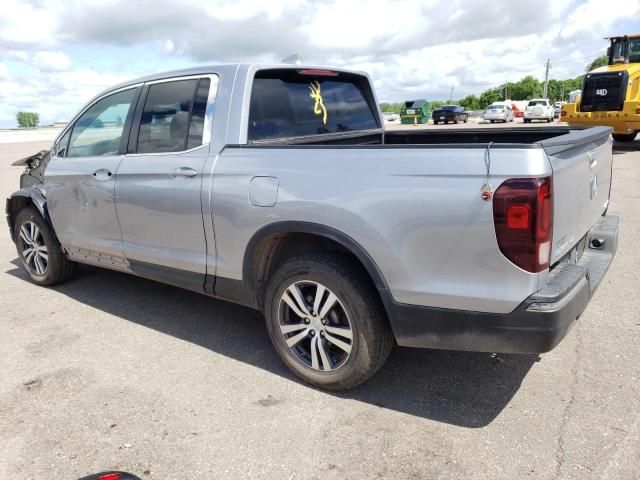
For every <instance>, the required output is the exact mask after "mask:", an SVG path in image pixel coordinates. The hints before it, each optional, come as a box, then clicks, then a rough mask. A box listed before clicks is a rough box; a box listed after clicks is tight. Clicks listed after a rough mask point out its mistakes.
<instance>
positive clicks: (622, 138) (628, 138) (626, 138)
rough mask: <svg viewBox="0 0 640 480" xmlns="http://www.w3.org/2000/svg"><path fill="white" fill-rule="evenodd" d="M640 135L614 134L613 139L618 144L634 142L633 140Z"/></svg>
mask: <svg viewBox="0 0 640 480" xmlns="http://www.w3.org/2000/svg"><path fill="white" fill-rule="evenodd" d="M637 134H638V132H633V133H626V134H625V133H614V134H613V139H614V140H615V141H616V142H633V140H634V139H635V138H636V135H637Z"/></svg>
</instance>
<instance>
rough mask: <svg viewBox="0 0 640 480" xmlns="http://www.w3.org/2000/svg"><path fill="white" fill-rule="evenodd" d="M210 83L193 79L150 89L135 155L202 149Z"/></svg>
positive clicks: (159, 84)
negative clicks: (200, 147)
mask: <svg viewBox="0 0 640 480" xmlns="http://www.w3.org/2000/svg"><path fill="white" fill-rule="evenodd" d="M210 83H211V81H210V80H209V79H208V78H202V79H197V78H196V79H190V80H177V81H172V82H163V83H157V84H153V85H151V86H150V87H149V93H148V94H147V99H146V101H145V104H144V109H143V112H142V119H141V121H140V130H139V132H138V148H137V152H138V153H164V152H180V151H184V150H187V149H190V148H195V147H197V146H200V145H202V139H203V129H204V123H205V111H206V108H207V97H208V94H209V88H210Z"/></svg>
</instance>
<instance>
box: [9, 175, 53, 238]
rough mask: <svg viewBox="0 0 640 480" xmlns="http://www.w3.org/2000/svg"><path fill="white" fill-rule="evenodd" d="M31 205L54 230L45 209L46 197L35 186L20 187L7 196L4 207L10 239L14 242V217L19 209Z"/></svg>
mask: <svg viewBox="0 0 640 480" xmlns="http://www.w3.org/2000/svg"><path fill="white" fill-rule="evenodd" d="M31 206H33V207H35V208H36V210H38V212H39V213H40V215H42V218H44V220H45V222H47V223H48V224H49V225H50V226H51V230H52V231H54V230H53V225H51V218H50V217H49V212H48V210H47V199H46V198H45V197H44V195H42V193H41V192H40V191H39V190H38V189H37V188H35V187H27V188H22V189H20V190H18V191H16V192H14V193H13V194H12V195H11V196H10V197H9V198H7V203H6V207H5V211H6V214H7V223H8V224H9V232H10V234H11V240H13V241H14V242H15V238H14V231H13V230H14V225H15V218H16V216H17V215H18V213H19V212H20V211H22V210H24V209H25V208H27V207H31Z"/></svg>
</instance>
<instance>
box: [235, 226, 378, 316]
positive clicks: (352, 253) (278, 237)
mask: <svg viewBox="0 0 640 480" xmlns="http://www.w3.org/2000/svg"><path fill="white" fill-rule="evenodd" d="M289 223H295V224H290V225H287V224H289ZM310 251H312V252H326V253H328V254H333V255H338V256H341V257H343V258H344V259H345V261H347V262H350V263H351V264H352V265H353V268H355V269H358V270H359V271H360V272H361V273H362V278H365V279H366V280H367V281H368V282H369V283H370V286H371V287H372V288H373V289H375V290H376V291H377V292H378V295H380V292H381V291H385V292H386V291H387V286H386V283H385V281H384V278H383V277H382V274H381V272H380V270H379V269H378V267H377V265H376V264H375V263H374V262H373V260H372V259H371V257H370V256H369V255H368V254H367V253H366V251H365V250H364V249H363V248H362V247H361V246H360V245H358V244H357V243H356V242H355V241H354V240H352V239H351V238H350V237H348V236H347V235H345V234H343V233H341V232H339V231H337V230H335V229H332V228H329V227H324V226H322V225H317V224H312V223H306V222H285V224H283V225H278V224H276V225H270V226H267V227H265V228H263V229H262V230H260V231H258V232H257V233H256V235H255V236H254V237H253V239H252V240H251V241H250V242H249V245H248V246H247V249H246V252H245V260H244V267H243V278H244V282H245V287H246V288H247V289H248V290H249V291H251V292H252V293H253V294H254V295H255V299H256V304H257V306H258V308H259V309H263V307H264V294H265V291H266V288H267V285H268V283H269V279H270V278H271V276H272V275H273V273H274V272H275V271H276V270H277V269H278V267H279V266H280V265H282V264H283V263H284V262H286V261H287V260H288V259H291V258H294V257H297V256H300V255H301V254H303V253H306V252H310ZM380 296H381V297H382V295H380ZM381 300H383V303H385V302H384V300H385V299H384V298H381Z"/></svg>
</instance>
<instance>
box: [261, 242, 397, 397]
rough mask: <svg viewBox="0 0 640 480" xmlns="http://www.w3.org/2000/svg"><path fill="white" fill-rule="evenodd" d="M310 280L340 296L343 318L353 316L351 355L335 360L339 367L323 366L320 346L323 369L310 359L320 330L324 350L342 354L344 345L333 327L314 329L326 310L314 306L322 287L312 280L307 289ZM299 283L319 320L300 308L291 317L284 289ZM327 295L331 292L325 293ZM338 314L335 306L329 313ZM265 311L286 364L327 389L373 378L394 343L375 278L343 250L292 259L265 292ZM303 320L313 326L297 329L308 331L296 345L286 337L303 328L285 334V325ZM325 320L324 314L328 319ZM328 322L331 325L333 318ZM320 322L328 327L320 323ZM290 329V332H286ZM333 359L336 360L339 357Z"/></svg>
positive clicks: (268, 325)
mask: <svg viewBox="0 0 640 480" xmlns="http://www.w3.org/2000/svg"><path fill="white" fill-rule="evenodd" d="M297 282H298V283H297ZM305 283H308V284H312V283H314V284H315V285H318V284H319V285H321V286H323V287H325V288H326V289H327V290H328V291H329V293H334V294H335V296H336V297H337V299H338V301H336V302H334V303H333V305H336V309H340V310H341V312H343V313H344V316H343V317H342V318H343V319H344V318H346V319H347V322H348V324H349V326H350V329H351V336H352V338H351V340H349V341H351V345H350V347H351V348H350V353H348V354H347V357H346V359H343V360H342V362H343V363H341V364H340V365H337V363H336V364H334V365H332V367H333V366H335V367H336V368H335V369H333V370H332V369H324V360H323V362H322V368H320V365H319V364H318V352H319V351H318V350H315V353H316V365H317V366H318V369H314V368H313V366H312V365H309V363H310V361H311V360H310V359H311V348H314V347H312V345H313V341H312V340H313V338H314V336H315V337H317V342H322V345H324V347H322V348H321V349H320V350H322V351H326V352H329V351H330V350H329V349H330V348H333V349H334V350H333V351H334V352H337V353H338V354H340V352H341V350H340V349H337V347H335V345H334V344H333V343H331V342H330V341H329V339H328V338H327V336H328V335H329V333H328V332H327V333H326V334H325V332H322V331H321V332H318V334H317V335H314V334H315V333H316V331H315V330H313V329H314V328H315V327H314V322H316V323H315V324H316V325H317V319H319V318H320V316H319V315H317V312H313V303H315V294H314V295H313V298H311V296H310V295H311V294H312V293H314V292H315V293H317V292H318V290H316V289H315V288H317V287H313V286H309V287H306V288H309V290H308V291H307V293H305V291H304V290H303V289H304V288H305V287H304V284H305ZM297 285H303V286H302V287H300V288H301V289H300V290H298V293H301V294H302V296H303V301H304V302H305V305H306V308H308V309H309V310H310V311H311V313H312V314H313V315H316V316H315V319H316V320H313V319H312V320H311V323H310V322H309V321H306V320H301V317H299V316H298V315H297V314H296V315H293V317H294V318H295V320H294V322H293V323H289V322H288V320H290V318H291V317H287V312H293V310H291V309H290V308H289V307H288V304H285V301H283V295H284V294H285V292H287V293H288V291H290V290H288V289H289V287H294V286H297ZM294 288H295V287H294ZM312 289H313V290H312ZM323 295H325V294H324V293H323ZM326 295H328V294H326ZM289 298H290V297H289ZM322 298H327V300H326V301H328V298H329V297H328V296H326V297H321V299H322ZM312 300H313V302H312ZM320 310H322V308H320ZM289 315H291V313H289ZM333 315H335V311H334V309H333V308H332V309H331V310H329V313H327V314H326V315H325V319H328V318H335V317H333ZM265 317H266V321H267V329H268V331H269V336H270V337H271V341H272V342H273V345H274V347H275V350H276V352H277V353H278V355H279V356H280V358H281V359H282V361H283V362H284V363H285V365H287V367H289V369H290V370H291V371H292V372H293V373H294V374H295V375H296V376H298V377H300V378H301V379H303V380H304V381H306V382H308V383H311V384H313V385H316V386H318V387H321V388H325V389H327V390H348V389H350V388H354V387H356V386H357V385H359V384H361V383H362V382H364V381H365V380H367V379H368V378H369V377H371V376H372V375H373V374H374V373H375V372H376V371H378V369H379V368H380V367H381V366H382V365H383V364H384V362H385V361H386V360H387V358H388V356H389V353H390V352H391V349H392V347H393V345H394V338H393V334H392V332H391V328H390V327H389V323H388V320H387V318H386V315H385V311H384V307H383V306H382V302H381V301H380V298H379V297H378V294H377V292H376V291H375V289H374V287H373V285H371V284H370V282H369V281H368V278H367V277H366V274H365V273H364V272H363V271H362V269H361V268H360V266H359V265H358V264H356V263H355V262H353V261H352V260H350V259H349V258H346V257H342V256H337V255H331V254H322V253H309V254H305V255H302V256H299V257H295V258H292V259H290V260H288V261H286V262H285V263H284V264H283V265H282V266H281V267H280V268H278V270H277V271H276V272H275V273H274V274H273V276H272V277H271V279H270V281H269V284H268V287H267V292H266V295H265ZM285 317H286V318H285ZM303 321H305V322H306V323H307V324H308V330H309V329H310V330H309V331H308V332H307V333H306V334H305V332H304V331H303V332H300V330H297V332H300V334H301V335H302V337H301V338H302V339H301V340H299V341H298V343H296V344H294V345H293V346H291V347H290V346H289V345H287V343H286V342H287V340H291V339H292V337H293V336H295V335H299V334H298V333H297V332H296V333H287V334H285V333H283V332H282V331H281V328H282V326H286V325H288V324H291V325H303V323H302V322H303ZM324 321H325V320H324V319H323V324H324ZM343 321H344V320H343ZM327 325H328V326H330V325H331V320H330V321H329V322H328V323H327ZM320 328H323V327H322V326H320ZM327 328H328V327H327ZM285 335H289V336H288V337H286V338H285ZM320 335H322V336H320ZM307 342H308V343H309V344H310V345H309V348H308V349H307V350H304V347H305V346H306V344H307ZM315 348H317V347H315ZM299 349H300V350H299ZM301 351H302V353H301ZM320 353H322V352H320ZM343 355H344V353H343ZM331 364H333V359H332V361H331V362H330V365H331ZM327 370H328V371H327Z"/></svg>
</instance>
